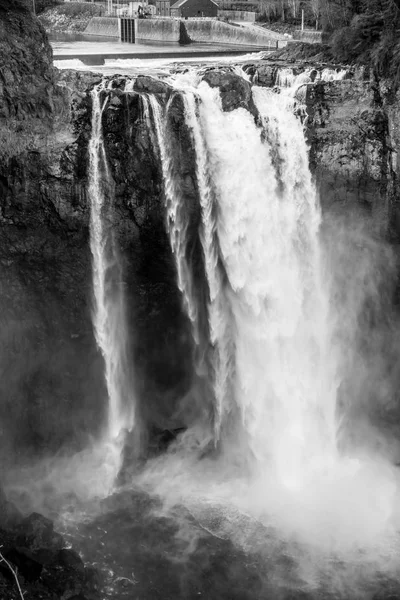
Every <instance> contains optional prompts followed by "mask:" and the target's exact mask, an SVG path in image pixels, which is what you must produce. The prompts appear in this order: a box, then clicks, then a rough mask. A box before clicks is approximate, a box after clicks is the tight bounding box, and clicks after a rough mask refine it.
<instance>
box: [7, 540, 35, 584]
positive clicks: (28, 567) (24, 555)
mask: <svg viewBox="0 0 400 600" xmlns="http://www.w3.org/2000/svg"><path fill="white" fill-rule="evenodd" d="M4 557H5V558H6V560H8V562H10V563H12V565H14V566H15V567H16V568H17V569H18V573H20V574H21V575H22V576H23V577H24V578H25V579H27V580H28V581H36V580H38V579H39V577H40V575H41V574H42V569H43V566H42V565H41V564H40V563H39V562H38V561H37V560H36V559H35V557H34V556H33V554H32V552H30V551H29V550H28V548H19V547H17V548H12V549H10V550H8V551H6V552H5V553H4Z"/></svg>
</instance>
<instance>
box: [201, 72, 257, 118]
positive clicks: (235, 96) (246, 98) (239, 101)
mask: <svg viewBox="0 0 400 600" xmlns="http://www.w3.org/2000/svg"><path fill="white" fill-rule="evenodd" d="M203 81H206V82H207V83H208V85H209V86H210V87H212V88H215V87H218V88H219V90H220V93H221V100H222V108H223V109H224V110H225V111H226V112H229V111H231V110H235V108H239V107H242V108H247V110H249V111H250V112H252V113H254V110H255V106H254V104H253V99H252V95H251V85H250V83H249V82H248V81H245V80H244V79H243V78H242V77H239V75H237V74H236V73H233V72H231V71H228V70H225V69H213V70H210V71H207V73H206V74H205V75H204V77H203Z"/></svg>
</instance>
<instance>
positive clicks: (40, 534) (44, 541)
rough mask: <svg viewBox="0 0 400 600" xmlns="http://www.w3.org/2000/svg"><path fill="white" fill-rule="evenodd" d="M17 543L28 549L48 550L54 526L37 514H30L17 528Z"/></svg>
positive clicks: (51, 543)
mask: <svg viewBox="0 0 400 600" xmlns="http://www.w3.org/2000/svg"><path fill="white" fill-rule="evenodd" d="M18 530H19V535H18V538H17V541H18V543H19V544H21V545H22V544H23V545H24V546H26V547H27V548H29V549H39V548H48V547H52V545H53V538H54V536H55V534H54V525H53V522H52V521H50V519H47V518H46V517H44V516H43V515H40V514H39V513H32V514H31V515H29V517H26V519H24V520H23V521H22V523H21V524H20V525H19V527H18Z"/></svg>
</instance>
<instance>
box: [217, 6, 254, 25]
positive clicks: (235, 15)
mask: <svg viewBox="0 0 400 600" xmlns="http://www.w3.org/2000/svg"><path fill="white" fill-rule="evenodd" d="M218 16H219V17H222V18H223V17H226V18H227V19H229V20H230V21H247V22H251V23H254V21H255V20H256V13H255V12H252V11H250V10H221V9H220V10H218Z"/></svg>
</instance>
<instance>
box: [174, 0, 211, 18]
mask: <svg viewBox="0 0 400 600" xmlns="http://www.w3.org/2000/svg"><path fill="white" fill-rule="evenodd" d="M217 15H218V4H217V3H216V2H214V1H213V0H178V2H175V4H172V6H171V17H178V18H179V17H180V18H188V17H216V16H217Z"/></svg>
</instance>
